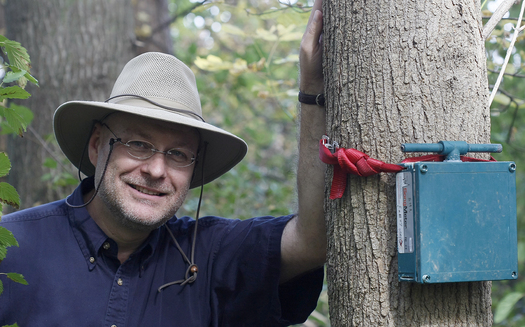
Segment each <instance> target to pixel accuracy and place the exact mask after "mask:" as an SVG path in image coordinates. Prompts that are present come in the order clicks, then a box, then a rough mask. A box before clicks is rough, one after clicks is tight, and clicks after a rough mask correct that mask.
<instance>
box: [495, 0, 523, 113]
mask: <svg viewBox="0 0 525 327" xmlns="http://www.w3.org/2000/svg"><path fill="white" fill-rule="evenodd" d="M524 10H525V0H523V1H522V2H521V10H520V16H519V18H518V22H517V23H516V27H515V28H514V35H512V41H511V42H510V45H509V48H508V49H507V54H506V55H505V62H504V63H503V66H501V71H500V73H499V76H498V79H497V81H496V84H495V85H494V88H493V89H492V93H491V94H490V98H489V107H490V105H491V104H492V100H494V97H495V96H496V93H497V92H498V88H499V84H500V83H501V80H502V79H503V74H504V73H505V69H506V68H507V64H508V63H509V59H510V55H511V54H512V49H513V48H514V43H516V39H517V38H518V34H519V33H520V32H521V31H522V30H523V27H522V26H521V20H522V18H523V11H524Z"/></svg>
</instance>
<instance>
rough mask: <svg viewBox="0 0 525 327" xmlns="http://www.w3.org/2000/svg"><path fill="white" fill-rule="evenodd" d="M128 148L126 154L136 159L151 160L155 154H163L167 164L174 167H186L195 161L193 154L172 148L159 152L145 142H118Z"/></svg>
mask: <svg viewBox="0 0 525 327" xmlns="http://www.w3.org/2000/svg"><path fill="white" fill-rule="evenodd" d="M120 143H122V144H124V145H125V146H126V147H127V148H128V153H129V154H130V155H131V156H132V157H135V158H137V159H148V158H151V157H152V156H153V155H154V154H155V153H156V152H159V153H163V154H165V155H166V157H167V158H168V162H169V163H170V164H171V165H173V166H174V167H186V166H189V165H191V164H192V163H193V162H194V161H195V155H194V154H193V152H191V151H189V150H186V149H181V148H174V149H170V150H168V151H160V150H157V149H155V146H154V145H153V144H151V143H149V142H146V141H134V140H132V141H128V142H126V143H124V142H120Z"/></svg>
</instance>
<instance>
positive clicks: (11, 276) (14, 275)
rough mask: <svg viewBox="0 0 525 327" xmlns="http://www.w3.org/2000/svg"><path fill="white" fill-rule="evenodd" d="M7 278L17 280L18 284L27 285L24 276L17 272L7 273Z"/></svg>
mask: <svg viewBox="0 0 525 327" xmlns="http://www.w3.org/2000/svg"><path fill="white" fill-rule="evenodd" d="M6 275H7V278H9V279H10V280H12V281H14V282H17V283H19V284H23V285H27V281H26V280H25V279H24V276H23V275H22V274H17V273H7V274H6Z"/></svg>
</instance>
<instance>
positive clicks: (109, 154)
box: [66, 138, 120, 208]
mask: <svg viewBox="0 0 525 327" xmlns="http://www.w3.org/2000/svg"><path fill="white" fill-rule="evenodd" d="M116 142H120V138H118V139H113V138H112V139H109V153H108V158H107V159H106V164H105V165H104V170H103V171H102V176H101V177H100V181H99V182H98V185H97V187H95V192H94V193H93V195H92V196H91V198H90V199H89V201H87V202H86V203H83V204H80V205H74V204H71V203H69V197H71V195H70V196H68V197H67V198H66V204H67V205H68V206H69V207H71V208H84V207H85V206H87V205H89V204H90V203H91V202H92V201H93V199H94V198H95V196H97V193H98V190H99V189H100V185H102V181H103V180H104V176H106V170H107V168H108V164H109V157H111V153H112V152H113V144H115V143H116ZM83 158H84V155H83V154H82V159H83ZM82 159H81V160H80V163H81V164H82ZM80 167H81V165H79V168H78V175H79V177H80ZM80 181H82V179H80Z"/></svg>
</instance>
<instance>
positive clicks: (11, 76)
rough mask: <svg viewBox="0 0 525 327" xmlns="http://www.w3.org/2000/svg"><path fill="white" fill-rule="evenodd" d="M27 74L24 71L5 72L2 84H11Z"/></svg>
mask: <svg viewBox="0 0 525 327" xmlns="http://www.w3.org/2000/svg"><path fill="white" fill-rule="evenodd" d="M26 73H27V72H26V71H25V70H21V71H19V72H16V73H15V72H12V71H11V72H7V74H5V77H4V83H11V82H14V81H17V80H18V79H19V78H20V77H24V75H25V74H26Z"/></svg>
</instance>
